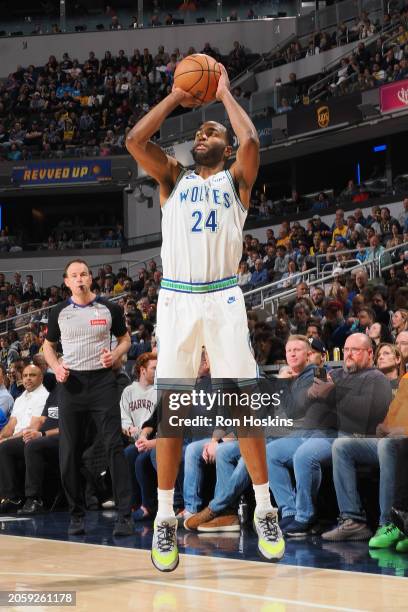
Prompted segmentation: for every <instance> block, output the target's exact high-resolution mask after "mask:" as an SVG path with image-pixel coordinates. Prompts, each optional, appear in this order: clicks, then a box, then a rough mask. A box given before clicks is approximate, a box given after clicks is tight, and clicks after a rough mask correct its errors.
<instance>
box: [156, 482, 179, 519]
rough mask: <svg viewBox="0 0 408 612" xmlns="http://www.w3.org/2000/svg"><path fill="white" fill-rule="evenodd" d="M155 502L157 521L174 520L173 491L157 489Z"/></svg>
mask: <svg viewBox="0 0 408 612" xmlns="http://www.w3.org/2000/svg"><path fill="white" fill-rule="evenodd" d="M157 501H158V509H157V516H156V518H157V519H159V520H163V519H167V518H175V516H176V515H175V514H174V508H173V501H174V489H168V490H165V489H157Z"/></svg>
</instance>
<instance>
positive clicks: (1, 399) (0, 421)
mask: <svg viewBox="0 0 408 612" xmlns="http://www.w3.org/2000/svg"><path fill="white" fill-rule="evenodd" d="M5 377H6V369H5V367H4V366H3V365H1V366H0V431H1V430H2V429H3V428H4V427H5V426H6V425H7V423H8V420H9V416H10V413H11V411H12V408H13V404H14V399H13V397H12V396H11V395H10V393H9V392H8V391H7V389H6V387H5V382H6V378H5Z"/></svg>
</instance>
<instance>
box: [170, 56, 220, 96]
mask: <svg viewBox="0 0 408 612" xmlns="http://www.w3.org/2000/svg"><path fill="white" fill-rule="evenodd" d="M220 75H221V70H220V67H219V65H218V62H217V61H216V60H215V59H214V58H213V57H210V56H209V55H205V54H204V53H195V54H194V55H188V56H187V57H185V58H184V59H183V60H182V61H181V62H180V63H179V65H178V66H177V68H176V70H175V72H174V85H175V86H176V87H179V88H180V89H183V90H184V91H187V92H188V93H190V94H191V95H193V96H194V97H195V98H197V99H198V100H199V101H200V102H201V104H204V103H206V102H212V100H215V93H216V91H217V85H218V80H219V78H220Z"/></svg>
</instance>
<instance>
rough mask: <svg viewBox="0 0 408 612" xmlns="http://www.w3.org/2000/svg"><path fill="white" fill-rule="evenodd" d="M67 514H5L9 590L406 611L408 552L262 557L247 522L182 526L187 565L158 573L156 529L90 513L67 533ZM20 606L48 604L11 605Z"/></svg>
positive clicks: (119, 606)
mask: <svg viewBox="0 0 408 612" xmlns="http://www.w3.org/2000/svg"><path fill="white" fill-rule="evenodd" d="M68 520H69V519H68V514H66V513H64V512H55V513H50V514H43V515H37V516H36V517H35V518H20V517H15V516H9V517H7V516H3V517H0V554H1V556H0V558H1V564H0V590H1V591H28V590H34V591H59V592H67V591H76V605H75V608H73V607H71V608H69V607H62V606H53V608H52V609H61V610H62V609H65V610H68V609H75V610H92V611H93V610H95V611H99V610H101V611H105V610H106V611H108V610H109V611H111V612H116V611H121V612H122V611H124V610H140V611H145V610H146V611H154V612H156V611H157V612H158V611H163V612H173V611H175V612H176V611H177V612H178V611H184V610H194V611H196V610H197V609H200V610H204V611H205V612H212V611H217V612H218V611H221V612H229V610H234V612H235V611H241V610H251V611H252V610H253V611H259V612H295V611H296V612H301V611H302V612H303V611H305V612H308V611H309V610H337V611H353V612H355V611H357V610H358V611H362V610H365V611H371V610H376V611H377V610H378V611H390V610H408V555H399V554H397V553H395V552H393V551H389V550H385V551H371V552H369V551H368V549H367V544H366V543H362V542H355V543H335V544H333V543H326V542H323V541H322V540H321V539H320V538H318V537H314V536H313V537H310V538H307V539H303V540H298V541H289V542H287V553H286V556H285V558H284V560H283V561H281V562H280V563H279V564H269V563H264V562H262V561H260V560H259V559H258V557H257V553H256V538H255V535H254V533H253V532H252V530H251V529H250V528H249V527H248V528H245V529H244V530H242V532H241V533H240V534H239V533H237V534H234V533H232V534H221V533H219V534H211V535H210V534H196V533H189V532H187V531H185V530H184V529H179V532H178V540H179V549H180V552H181V559H180V565H179V567H178V569H177V570H176V571H175V572H172V573H169V574H163V573H159V572H157V571H156V570H155V569H154V568H153V567H152V565H151V562H150V551H149V549H150V544H151V536H152V529H151V525H150V524H149V523H142V524H140V526H137V527H136V534H135V535H134V536H132V537H125V538H113V537H112V527H113V522H114V513H113V512H112V511H103V512H89V513H88V515H87V535H85V536H77V537H68V536H67V535H66V532H67V526H68ZM8 609H12V610H20V609H21V610H25V611H27V610H36V611H39V610H46V609H50V608H48V607H45V606H41V605H39V606H36V607H32V606H24V607H22V606H20V607H19V606H18V605H12V606H10V607H9V608H8Z"/></svg>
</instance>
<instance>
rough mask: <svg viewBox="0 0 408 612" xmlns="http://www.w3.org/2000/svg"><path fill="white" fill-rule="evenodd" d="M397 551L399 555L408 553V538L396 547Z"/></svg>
mask: <svg viewBox="0 0 408 612" xmlns="http://www.w3.org/2000/svg"><path fill="white" fill-rule="evenodd" d="M395 550H396V551H397V552H399V553H408V538H404V539H403V540H400V541H399V542H398V544H397V545H396V547H395Z"/></svg>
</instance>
